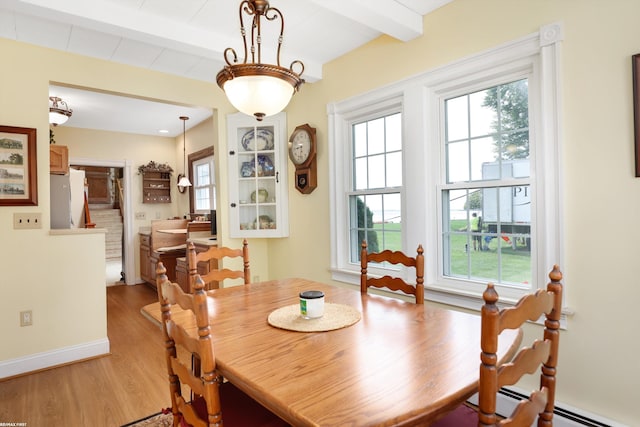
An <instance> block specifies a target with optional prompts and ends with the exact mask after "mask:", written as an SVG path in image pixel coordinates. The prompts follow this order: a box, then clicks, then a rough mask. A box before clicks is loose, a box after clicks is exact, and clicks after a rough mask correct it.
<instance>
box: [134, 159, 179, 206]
mask: <svg viewBox="0 0 640 427" xmlns="http://www.w3.org/2000/svg"><path fill="white" fill-rule="evenodd" d="M138 171H140V174H141V175H142V203H171V172H172V171H173V169H171V168H170V167H169V166H167V165H158V164H157V163H155V162H150V163H149V164H148V165H145V166H140V167H139V168H138Z"/></svg>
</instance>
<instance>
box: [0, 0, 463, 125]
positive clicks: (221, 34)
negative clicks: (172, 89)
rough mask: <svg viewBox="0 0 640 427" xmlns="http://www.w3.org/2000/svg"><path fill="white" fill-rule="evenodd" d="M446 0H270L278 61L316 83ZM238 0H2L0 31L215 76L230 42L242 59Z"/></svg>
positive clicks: (269, 52) (412, 29) (418, 28)
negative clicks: (336, 63)
mask: <svg viewBox="0 0 640 427" xmlns="http://www.w3.org/2000/svg"><path fill="white" fill-rule="evenodd" d="M451 1H453V0H272V1H271V2H270V3H271V6H272V7H276V8H278V9H279V10H280V11H281V12H282V14H283V16H284V23H285V34H284V43H283V47H282V52H281V65H283V66H285V67H288V66H289V64H291V62H292V61H294V60H300V61H302V62H303V63H304V66H305V70H304V73H303V78H305V79H306V80H307V81H308V82H314V81H317V80H320V79H322V65H323V64H324V63H326V62H329V61H331V60H333V59H335V58H337V57H339V56H341V55H343V54H345V53H347V52H349V51H351V50H353V49H355V48H357V47H359V46H361V45H363V44H365V43H367V42H369V41H371V40H373V39H375V38H377V37H378V36H380V35H381V34H387V35H389V36H391V37H394V38H397V39H399V40H402V41H408V40H411V39H413V38H415V37H418V36H420V35H421V34H422V31H423V28H422V22H423V19H422V17H423V16H424V15H426V14H427V13H429V12H431V11H432V10H434V9H437V8H439V7H441V6H443V5H445V4H447V3H449V2H451ZM239 4H240V2H239V1H238V0H55V1H52V0H0V37H2V38H8V39H13V40H17V41H21V42H25V43H31V44H35V45H40V46H45V47H48V48H52V49H57V50H62V51H67V52H71V53H76V54H80V55H85V56H90V57H95V58H100V59H104V60H108V61H114V62H119V63H124V64H128V65H133V66H136V67H141V68H146V69H150V70H156V71H161V72H165V73H169V74H175V75H180V76H184V77H188V78H192V79H197V80H203V81H207V82H212V83H215V78H216V74H217V73H218V71H220V69H222V67H223V66H224V64H225V63H224V57H223V52H224V50H225V49H226V48H228V47H232V48H234V49H235V50H236V52H237V53H238V55H239V56H240V59H242V39H241V36H240V23H239V19H238V6H239ZM276 27H277V28H276ZM278 31H279V25H269V24H264V25H263V51H262V55H263V57H262V60H263V62H266V63H273V62H275V49H274V48H272V46H275V43H276V40H277V32H278ZM68 102H69V104H70V106H71V107H72V108H74V106H73V105H72V103H71V101H70V100H69V101H68ZM77 107H78V105H77V104H76V108H74V111H75V110H77ZM72 119H73V117H72ZM70 121H71V120H70ZM193 124H196V123H192V125H193ZM178 133H179V132H178Z"/></svg>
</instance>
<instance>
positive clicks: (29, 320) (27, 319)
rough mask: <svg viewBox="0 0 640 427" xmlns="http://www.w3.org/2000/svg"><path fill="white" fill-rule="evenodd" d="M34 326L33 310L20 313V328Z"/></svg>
mask: <svg viewBox="0 0 640 427" xmlns="http://www.w3.org/2000/svg"><path fill="white" fill-rule="evenodd" d="M32 324H33V313H32V312H31V310H27V311H21V312H20V326H31V325H32Z"/></svg>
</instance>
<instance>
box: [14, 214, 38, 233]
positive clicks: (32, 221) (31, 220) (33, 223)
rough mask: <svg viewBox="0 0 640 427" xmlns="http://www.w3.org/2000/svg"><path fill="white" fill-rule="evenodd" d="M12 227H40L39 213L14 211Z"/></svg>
mask: <svg viewBox="0 0 640 427" xmlns="http://www.w3.org/2000/svg"><path fill="white" fill-rule="evenodd" d="M13 228H14V229H23V230H24V229H28V228H42V214H41V213H14V214H13Z"/></svg>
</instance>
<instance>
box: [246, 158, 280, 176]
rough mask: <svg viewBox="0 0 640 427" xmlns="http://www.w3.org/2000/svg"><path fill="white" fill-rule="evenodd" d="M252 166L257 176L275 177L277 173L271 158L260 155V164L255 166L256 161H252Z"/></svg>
mask: <svg viewBox="0 0 640 427" xmlns="http://www.w3.org/2000/svg"><path fill="white" fill-rule="evenodd" d="M251 166H253V170H254V171H255V173H256V176H274V175H275V173H276V170H275V167H274V166H273V161H272V160H271V157H269V156H267V155H264V154H258V164H257V165H256V164H255V159H254V160H251Z"/></svg>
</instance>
